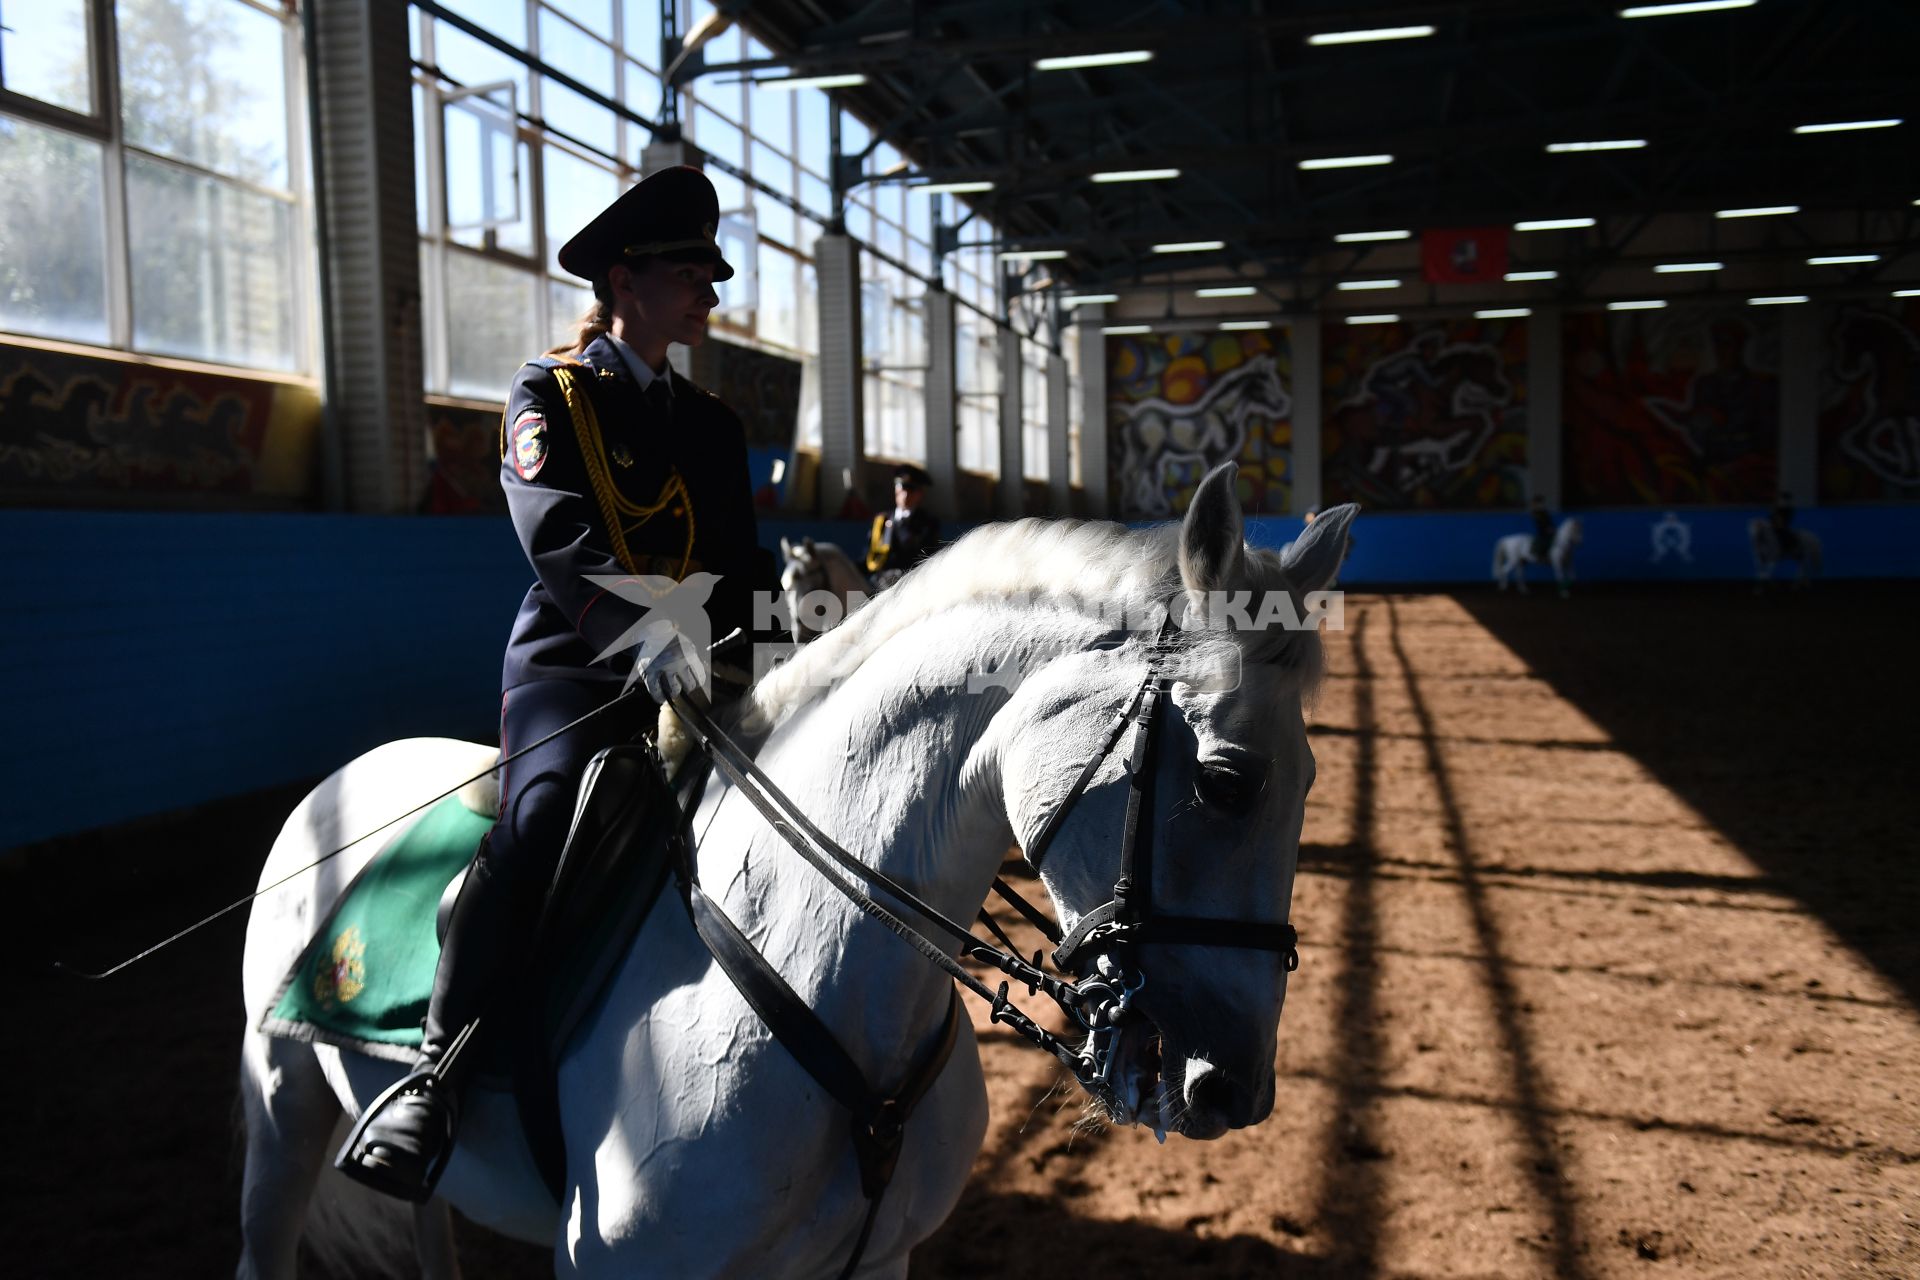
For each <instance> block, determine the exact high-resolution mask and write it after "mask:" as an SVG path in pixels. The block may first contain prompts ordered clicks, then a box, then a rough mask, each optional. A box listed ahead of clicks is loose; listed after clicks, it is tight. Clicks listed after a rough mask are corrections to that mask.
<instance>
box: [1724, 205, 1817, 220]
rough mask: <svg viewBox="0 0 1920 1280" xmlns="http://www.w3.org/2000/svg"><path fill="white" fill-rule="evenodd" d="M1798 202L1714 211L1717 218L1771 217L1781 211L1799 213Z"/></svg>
mask: <svg viewBox="0 0 1920 1280" xmlns="http://www.w3.org/2000/svg"><path fill="white" fill-rule="evenodd" d="M1798 212H1800V206H1799V205H1797V204H1762V205H1755V206H1754V207H1753V208H1751V209H1720V210H1717V211H1716V212H1715V213H1714V215H1713V216H1714V217H1716V218H1770V217H1773V216H1774V215H1775V214H1780V213H1798Z"/></svg>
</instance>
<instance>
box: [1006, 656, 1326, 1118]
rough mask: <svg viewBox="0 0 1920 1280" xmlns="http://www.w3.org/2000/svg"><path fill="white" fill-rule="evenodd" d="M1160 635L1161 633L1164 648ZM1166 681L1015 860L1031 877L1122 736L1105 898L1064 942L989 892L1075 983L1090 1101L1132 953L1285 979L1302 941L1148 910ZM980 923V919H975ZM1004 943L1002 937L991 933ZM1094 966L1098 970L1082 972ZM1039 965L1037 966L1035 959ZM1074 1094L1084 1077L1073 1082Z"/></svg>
mask: <svg viewBox="0 0 1920 1280" xmlns="http://www.w3.org/2000/svg"><path fill="white" fill-rule="evenodd" d="M1166 635H1167V630H1166V629H1164V628H1163V630H1162V632H1161V636H1162V639H1163V640H1164V639H1165V637H1166ZM1172 696H1173V695H1172V681H1171V680H1169V679H1168V678H1167V677H1166V676H1164V675H1163V674H1162V673H1161V672H1160V671H1159V670H1158V669H1157V667H1156V668H1155V669H1153V670H1150V671H1149V672H1148V674H1147V678H1146V679H1145V680H1144V681H1143V682H1142V683H1141V685H1140V688H1139V690H1138V691H1137V692H1136V693H1135V694H1134V695H1133V698H1132V700H1131V701H1129V702H1128V703H1127V705H1126V707H1125V708H1124V709H1123V710H1122V711H1121V712H1120V714H1119V715H1118V716H1117V717H1116V718H1115V719H1114V721H1113V724H1112V725H1111V726H1110V727H1109V729H1108V731H1107V734H1106V736H1105V738H1104V740H1103V741H1102V743H1101V745H1100V749H1099V751H1097V752H1096V753H1095V754H1094V755H1093V757H1092V758H1091V759H1089V760H1088V761H1087V763H1086V765H1085V767H1083V768H1082V769H1081V770H1080V776H1079V777H1078V778H1076V779H1075V780H1074V784H1073V786H1072V788H1071V789H1069V790H1068V792H1067V794H1066V796H1065V797H1063V798H1062V799H1061V801H1060V804H1059V806H1058V807H1057V808H1055V809H1054V811H1053V812H1052V813H1051V814H1049V815H1048V817H1047V821H1046V825H1044V826H1043V827H1041V828H1040V831H1039V833H1038V834H1037V835H1035V836H1034V838H1033V839H1032V840H1031V841H1029V842H1028V844H1027V847H1026V848H1025V849H1024V850H1023V851H1022V856H1023V857H1024V858H1025V859H1026V863H1027V865H1028V866H1029V867H1031V868H1032V869H1033V872H1034V874H1035V875H1038V874H1039V873H1040V864H1041V860H1042V859H1044V858H1045V857H1046V855H1047V850H1048V849H1049V848H1050V847H1051V846H1052V844H1053V839H1054V837H1055V836H1057V835H1058V834H1059V833H1060V828H1061V827H1062V826H1064V825H1065V823H1066V820H1067V815H1068V814H1069V813H1070V812H1072V810H1073V806H1074V802H1075V801H1077V800H1079V798H1080V797H1081V796H1082V795H1084V794H1086V791H1087V788H1088V786H1089V785H1090V784H1091V783H1092V781H1093V777H1094V775H1095V774H1096V773H1097V772H1099V769H1100V765H1101V764H1102V763H1103V762H1104V761H1105V760H1106V758H1107V757H1108V756H1109V755H1110V754H1111V753H1112V752H1113V749H1114V747H1115V746H1116V745H1118V743H1119V741H1120V738H1121V736H1122V735H1123V734H1124V733H1125V732H1126V730H1127V729H1128V727H1129V726H1131V727H1132V728H1133V730H1134V739H1133V750H1132V752H1131V753H1130V755H1129V757H1128V760H1127V810H1126V818H1125V821H1124V823H1123V825H1122V827H1121V833H1120V872H1119V875H1118V877H1117V878H1116V879H1115V880H1114V884H1113V896H1112V897H1111V898H1109V899H1108V900H1107V901H1106V902H1104V903H1102V904H1101V905H1099V906H1097V907H1095V908H1094V909H1093V910H1091V911H1089V912H1087V913H1086V914H1085V915H1083V916H1081V917H1080V919H1079V920H1078V921H1077V922H1076V923H1075V925H1074V927H1073V930H1072V932H1070V933H1067V934H1066V935H1064V936H1062V934H1061V932H1060V929H1059V927H1058V926H1057V925H1055V924H1054V923H1053V922H1052V921H1051V920H1049V919H1048V918H1047V917H1046V916H1045V915H1044V914H1043V913H1041V912H1040V911H1039V910H1038V909H1037V908H1035V907H1034V906H1033V904H1031V903H1029V902H1028V901H1026V899H1025V898H1023V897H1021V896H1020V894H1019V893H1017V892H1016V891H1015V890H1013V889H1012V888H1011V887H1010V886H1008V885H1007V884H1006V883H1005V882H1004V881H1001V880H995V881H994V883H993V888H994V892H996V893H998V894H999V895H1000V896H1001V897H1002V898H1004V899H1006V900H1007V902H1008V903H1009V904H1011V905H1012V906H1013V907H1014V908H1015V909H1016V910H1018V911H1019V912H1020V914H1021V915H1023V916H1024V917H1026V919H1027V920H1028V922H1029V923H1031V924H1033V925H1034V926H1035V927H1036V928H1038V929H1039V930H1040V931H1041V933H1042V934H1044V935H1045V936H1046V937H1047V939H1048V940H1049V941H1051V942H1053V943H1055V944H1056V945H1055V948H1054V951H1053V963H1054V965H1055V966H1056V967H1057V968H1058V969H1060V970H1061V971H1062V972H1064V973H1072V974H1076V975H1078V979H1079V980H1078V981H1077V982H1076V983H1075V984H1074V990H1075V992H1076V994H1078V995H1079V996H1080V997H1081V1001H1082V1005H1083V1008H1084V1010H1085V1015H1086V1016H1085V1018H1084V1025H1085V1026H1086V1028H1087V1031H1088V1035H1089V1039H1088V1045H1087V1049H1086V1051H1085V1056H1086V1057H1087V1058H1088V1059H1090V1061H1089V1063H1088V1065H1089V1066H1090V1067H1091V1069H1092V1071H1093V1073H1094V1074H1095V1075H1096V1077H1097V1078H1098V1080H1099V1081H1100V1085H1101V1088H1100V1089H1093V1088H1092V1087H1091V1086H1089V1091H1090V1092H1094V1093H1096V1094H1097V1095H1098V1094H1103V1093H1108V1092H1110V1090H1111V1087H1112V1072H1113V1065H1114V1051H1115V1049H1116V1048H1117V1047H1118V1044H1119V1034H1120V1028H1121V1026H1122V1025H1124V1023H1125V1022H1126V1021H1127V1020H1128V1016H1129V1014H1130V1012H1131V1006H1132V1003H1133V999H1134V997H1135V996H1136V995H1138V994H1139V992H1140V990H1141V989H1142V988H1144V987H1145V986H1146V982H1147V977H1146V973H1145V972H1144V971H1143V970H1142V969H1141V968H1140V963H1139V949H1140V948H1141V947H1143V946H1147V945H1162V946H1175V945H1187V946H1204V947H1236V948H1241V949H1245V950H1253V951H1271V952H1274V953H1276V954H1279V955H1282V956H1284V957H1285V958H1286V959H1285V963H1286V967H1287V972H1289V973H1292V972H1293V971H1294V970H1296V969H1298V968H1299V967H1300V952H1299V945H1300V936H1299V934H1298V933H1297V932H1296V931H1295V930H1294V927H1293V926H1292V925H1291V924H1288V923H1285V922H1284V921H1283V922H1278V923H1276V922H1273V921H1265V920H1236V919H1228V918H1222V917H1216V916H1187V915H1170V914H1167V913H1165V912H1156V911H1155V910H1154V909H1153V830H1154V821H1153V781H1154V764H1155V762H1156V758H1157V756H1156V750H1157V747H1158V745H1159V743H1158V739H1159V736H1160V724H1161V721H1162V719H1163V718H1164V716H1165V715H1166V714H1168V712H1167V711H1166V708H1167V707H1168V706H1169V705H1170V704H1171V702H1172ZM982 919H987V917H986V916H985V913H982ZM994 932H995V933H996V935H998V936H1000V937H1001V939H1002V940H1003V941H1005V935H1004V934H1000V933H999V930H998V929H995V930H994ZM1094 957H1098V958H1100V960H1102V961H1103V962H1097V963H1092V964H1090V963H1089V959H1090V958H1094ZM1035 959H1036V960H1037V959H1038V956H1036V957H1035ZM1075 1074H1076V1076H1079V1078H1080V1079H1081V1083H1082V1084H1086V1079H1085V1077H1084V1076H1080V1073H1078V1072H1076V1073H1075Z"/></svg>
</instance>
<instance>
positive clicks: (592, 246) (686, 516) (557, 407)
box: [337, 167, 759, 1200]
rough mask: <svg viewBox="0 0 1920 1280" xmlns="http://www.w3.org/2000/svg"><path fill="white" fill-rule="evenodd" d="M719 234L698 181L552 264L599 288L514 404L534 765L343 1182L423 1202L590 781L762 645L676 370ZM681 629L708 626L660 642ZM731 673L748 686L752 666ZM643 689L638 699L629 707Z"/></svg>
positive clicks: (713, 301) (469, 887)
mask: <svg viewBox="0 0 1920 1280" xmlns="http://www.w3.org/2000/svg"><path fill="white" fill-rule="evenodd" d="M719 220H720V215H719V202H718V199H717V198H716V196H715V194H714V189H713V184H712V183H711V182H709V181H708V180H707V178H706V175H704V174H702V173H701V172H700V171H699V170H698V169H693V168H686V167H680V168H673V169H667V170H663V171H662V172H660V173H657V174H654V175H653V176H652V177H649V178H648V179H646V180H645V181H644V182H641V183H639V184H638V185H637V186H634V187H633V188H631V189H630V190H628V191H627V192H626V193H625V194H623V195H622V196H621V197H620V198H619V199H618V200H616V201H614V202H613V204H612V205H610V206H609V207H608V208H607V209H606V210H604V211H603V212H602V213H601V214H600V215H599V216H598V217H596V218H594V219H593V221H592V222H590V223H588V224H587V226H586V228H585V229H584V230H582V231H581V232H580V233H579V234H578V235H576V236H575V237H574V238H573V239H572V240H570V241H569V242H568V243H567V245H566V246H565V247H564V248H562V249H561V250H560V265H561V266H562V267H563V268H565V269H566V270H567V271H568V272H570V273H571V274H573V275H575V276H578V277H580V278H581V279H583V280H587V281H590V282H591V283H592V285H593V293H594V298H595V303H594V307H593V310H592V311H591V312H589V313H588V314H587V315H586V316H585V317H584V318H583V319H582V321H581V323H580V329H579V333H578V334H577V336H576V337H575V339H574V341H573V342H571V343H569V344H567V345H565V346H562V347H559V348H556V349H555V350H553V351H551V352H549V353H548V354H547V355H546V356H545V357H543V358H541V359H538V360H533V361H530V362H529V363H527V364H526V365H525V366H523V367H522V368H521V370H520V372H519V374H518V375H517V376H516V377H515V378H514V380H513V385H512V387H511V389H510V390H509V391H508V393H507V408H506V414H505V417H504V418H503V420H502V424H501V436H500V456H501V474H500V482H501V485H502V486H503V487H504V489H505V490H506V496H507V505H508V508H509V510H510V512H511V513H512V516H513V527H514V531H515V533H517V534H518V535H519V538H520V544H521V546H522V548H523V549H524V550H525V551H526V554H527V559H528V560H529V562H530V563H531V565H532V567H533V570H534V573H535V575H536V581H535V582H534V584H533V586H532V588H531V589H530V590H528V592H527V596H526V600H525V601H524V603H522V604H521V606H520V613H519V616H518V617H517V618H516V619H515V620H514V624H513V632H512V636H511V638H510V639H509V640H508V642H507V652H506V660H505V663H504V665H503V670H502V674H501V688H502V691H503V692H502V697H501V704H500V745H501V751H502V754H506V753H509V752H512V751H515V750H520V749H523V748H528V747H530V746H532V747H533V749H532V750H529V751H527V752H526V754H524V755H522V756H520V757H519V758H517V759H515V760H514V761H513V762H512V763H511V764H510V765H507V766H505V767H504V768H503V769H502V775H501V779H500V791H501V795H500V817H499V819H498V821H497V822H496V823H495V825H494V826H493V828H492V830H491V831H489V832H488V834H487V836H486V838H485V840H484V841H483V842H482V844H481V845H480V851H479V853H478V854H477V855H476V856H475V858H474V861H473V864H472V865H471V867H470V868H469V869H468V871H467V875H466V881H465V883H464V884H463V885H462V887H461V889H460V891H459V896H458V898H457V899H456V901H455V903H454V906H453V910H452V913H451V917H450V919H449V922H448V927H447V935H446V940H445V942H444V944H443V946H442V949H441V952H440V959H439V967H438V969H437V970H436V973H435V977H434V985H433V996H432V1001H431V1003H430V1005H429V1006H428V1012H427V1018H426V1028H425V1039H424V1041H423V1043H422V1044H421V1047H420V1056H419V1059H418V1061H417V1063H416V1065H415V1070H414V1072H413V1074H412V1075H410V1076H408V1077H407V1078H406V1079H405V1080H403V1081H401V1082H400V1084H399V1085H397V1086H395V1088H394V1089H393V1090H391V1091H389V1093H388V1094H386V1095H384V1096H383V1097H382V1098H381V1099H380V1100H379V1101H378V1102H376V1103H375V1105H374V1106H373V1107H372V1108H369V1110H368V1113H367V1116H366V1117H365V1118H364V1119H363V1120H362V1122H361V1125H360V1126H359V1128H358V1129H356V1130H355V1132H354V1134H353V1135H352V1136H351V1137H350V1138H349V1140H348V1144H347V1147H346V1148H345V1149H343V1150H342V1152H341V1154H340V1157H339V1159H338V1161H337V1163H338V1165H339V1167H340V1168H341V1169H342V1171H344V1172H346V1173H347V1174H348V1175H349V1176H351V1177H354V1178H356V1179H357V1180H359V1181H361V1182H364V1183H366V1184H368V1185H369V1186H372V1187H374V1188H375V1189H376V1190H380V1191H384V1192H387V1193H389V1194H392V1195H398V1196H402V1197H404V1198H406V1199H410V1200H425V1199H426V1198H427V1197H428V1196H429V1195H431V1194H432V1190H433V1184H434V1181H435V1180H436V1178H437V1176H438V1172H439V1169H440V1168H441V1167H442V1165H443V1163H444V1156H445V1154H446V1152H447V1151H448V1150H449V1149H450V1146H451V1143H452V1141H453V1136H454V1132H455V1129H456V1122H457V1118H458V1111H459V1108H458V1099H459V1091H460V1084H461V1081H460V1078H459V1077H460V1076H461V1075H463V1074H464V1073H465V1072H464V1070H462V1069H460V1068H458V1067H457V1066H456V1065H455V1064H453V1063H451V1062H449V1063H448V1064H447V1069H446V1070H442V1063H443V1059H447V1058H448V1049H449V1046H451V1045H452V1044H453V1043H454V1042H455V1040H456V1038H457V1037H458V1036H459V1035H460V1033H461V1031H462V1030H463V1029H464V1028H466V1027H468V1026H469V1025H471V1024H473V1023H474V1022H475V1021H476V1020H477V1019H478V1018H479V1017H480V1016H481V1014H482V1013H483V1012H485V1011H486V1006H487V1004H488V1001H489V999H490V998H492V997H494V996H496V995H497V994H498V993H499V992H500V990H501V989H502V988H503V987H510V986H511V985H512V984H511V981H510V979H511V977H512V974H513V965H514V963H515V960H516V958H517V957H520V956H522V955H523V954H524V953H525V952H526V951H527V949H528V946H529V943H530V941H531V938H532V935H533V931H534V927H535V925H536V923H537V921H538V918H539V913H540V910H541V904H542V901H543V899H544V897H545V894H546V891H547V887H548V884H549V883H550V882H551V880H552V879H553V874H554V869H555V867H556V865H557V864H558V862H559V860H560V855H561V850H562V846H563V845H564V843H565V841H566V838H567V831H568V826H569V823H570V820H571V819H572V816H573V812H574V805H575V798H576V794H577V792H578V790H579V784H580V779H581V774H582V772H583V770H584V769H585V767H586V765H587V762H588V761H589V760H590V759H591V758H592V757H593V756H594V754H595V753H596V752H598V751H600V750H601V749H602V748H605V747H609V746H614V745H618V744H621V743H626V742H631V741H633V740H634V738H635V737H636V736H637V735H638V734H640V733H641V731H642V730H644V729H647V728H650V727H651V726H652V725H653V724H654V723H655V721H656V719H657V715H658V705H657V704H659V703H661V702H664V701H666V700H667V699H668V698H670V697H672V696H674V695H675V694H677V693H679V692H682V691H685V690H689V689H693V688H697V687H700V686H701V685H704V684H705V683H706V678H707V675H708V671H707V670H706V666H707V664H708V662H709V659H708V655H707V654H705V653H698V654H690V653H689V652H688V648H689V646H688V645H686V644H683V643H681V642H680V637H682V636H685V635H687V634H688V633H689V632H690V631H691V632H695V633H697V632H699V631H701V630H705V631H708V632H709V634H710V635H711V636H713V637H721V636H726V635H727V634H728V633H729V632H731V631H732V630H734V629H735V628H739V629H740V630H741V632H742V633H743V634H746V635H750V634H751V630H752V595H751V592H752V587H753V583H754V580H755V577H754V575H755V572H756V570H757V567H758V566H757V560H758V555H759V551H758V539H757V536H756V530H755V524H754V509H753V491H752V485H751V477H750V473H749V470H748V465H747V451H746V436H745V431H744V430H743V428H742V426H741V423H740V419H739V418H738V417H737V416H735V414H734V413H733V411H732V410H731V409H729V408H727V407H726V406H725V405H723V404H721V403H720V401H719V400H718V399H717V398H715V397H714V396H713V395H712V393H710V392H707V391H703V390H702V389H700V388H699V387H696V386H694V385H693V384H692V383H691V382H689V381H687V380H686V379H685V378H682V377H681V376H680V375H679V374H677V373H675V372H673V370H672V369H671V368H670V367H669V366H668V364H667V348H668V347H669V346H670V345H671V344H673V343H676V342H678V343H684V344H686V345H688V346H694V345H697V344H699V343H700V342H702V341H704V340H705V338H706V325H707V314H708V312H710V311H711V310H712V309H713V308H714V307H715V306H717V305H718V304H719V295H718V294H717V293H716V292H715V291H714V285H715V284H717V283H719V282H721V281H724V280H727V279H729V278H731V277H732V275H733V268H732V267H731V266H729V265H728V264H727V263H726V261H725V259H724V258H722V256H721V253H720V249H719V246H718V244H717V243H716V242H715V239H714V233H715V231H716V229H717V227H718V225H719ZM595 578H598V579H600V580H601V582H600V583H599V584H596V583H595V582H594V581H593V580H592V579H595ZM702 609H704V612H705V617H704V618H701V617H699V616H698V615H699V614H700V611H701V610H702ZM689 610H691V611H692V612H693V615H694V621H695V622H703V623H706V624H707V625H706V626H704V627H703V626H692V627H687V626H678V627H677V629H676V626H673V625H669V624H670V623H672V622H673V620H675V619H684V618H685V616H686V615H687V613H688V611H689ZM650 621H651V623H652V625H649V622H650ZM702 647H704V646H702ZM727 656H728V658H729V660H730V662H731V663H732V665H733V666H734V667H735V668H737V669H739V670H742V671H750V670H751V669H752V660H751V654H750V653H747V654H741V653H739V652H737V651H736V652H734V653H731V654H729V655H727ZM636 662H637V663H638V664H639V668H640V669H639V670H637V671H636V670H635V665H636ZM634 682H638V683H642V684H644V685H645V689H646V695H647V696H645V697H642V696H639V695H638V691H635V694H634V695H632V696H628V697H624V698H622V697H621V696H620V694H621V691H622V688H623V687H624V686H625V685H627V684H629V683H634ZM715 693H716V696H720V697H724V696H725V694H726V690H725V688H724V687H723V686H721V685H716V686H715ZM588 715H591V716H592V718H591V719H589V720H587V721H586V722H585V723H583V724H580V725H577V726H575V727H573V728H570V729H567V731H566V732H564V733H559V732H557V731H559V730H561V729H562V728H563V727H565V726H568V725H571V724H573V722H574V721H576V720H578V719H580V718H581V717H583V716H588ZM549 735H557V736H553V739H552V741H551V742H546V743H544V744H543V745H538V746H533V744H536V743H540V742H541V740H542V739H545V738H547V737H548V736H549ZM461 1056H464V1057H467V1058H469V1059H470V1058H471V1057H472V1055H471V1054H463V1055H461Z"/></svg>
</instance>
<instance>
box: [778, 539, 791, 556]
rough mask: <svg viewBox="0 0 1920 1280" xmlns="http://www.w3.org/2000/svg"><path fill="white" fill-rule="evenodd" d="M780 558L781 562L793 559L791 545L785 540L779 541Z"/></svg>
mask: <svg viewBox="0 0 1920 1280" xmlns="http://www.w3.org/2000/svg"><path fill="white" fill-rule="evenodd" d="M780 558H781V559H782V560H791V559H793V544H792V543H791V542H788V541H787V540H786V539H785V538H782V539H780Z"/></svg>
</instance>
